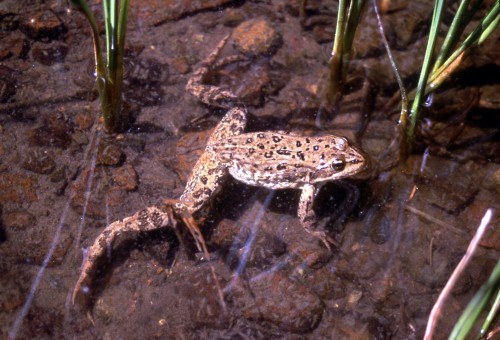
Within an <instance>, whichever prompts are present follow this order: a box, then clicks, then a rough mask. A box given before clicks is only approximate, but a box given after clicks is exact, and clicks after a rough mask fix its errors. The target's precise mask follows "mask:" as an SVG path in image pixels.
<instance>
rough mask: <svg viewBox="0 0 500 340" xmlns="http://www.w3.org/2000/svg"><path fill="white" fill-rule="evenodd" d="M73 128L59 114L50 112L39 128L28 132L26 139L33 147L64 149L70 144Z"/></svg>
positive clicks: (62, 115)
mask: <svg viewBox="0 0 500 340" xmlns="http://www.w3.org/2000/svg"><path fill="white" fill-rule="evenodd" d="M72 132H73V127H72V126H71V124H70V122H69V121H68V120H67V119H66V117H65V116H64V114H62V113H60V112H51V113H49V114H48V115H46V116H44V117H43V118H42V123H41V125H40V126H39V127H35V128H32V129H31V130H30V131H29V132H28V139H29V142H30V144H31V145H33V146H57V147H61V148H64V147H66V146H68V145H69V143H71V133H72Z"/></svg>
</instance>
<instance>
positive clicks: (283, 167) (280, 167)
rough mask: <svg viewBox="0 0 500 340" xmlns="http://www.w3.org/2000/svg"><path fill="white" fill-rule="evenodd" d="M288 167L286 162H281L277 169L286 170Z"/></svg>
mask: <svg viewBox="0 0 500 340" xmlns="http://www.w3.org/2000/svg"><path fill="white" fill-rule="evenodd" d="M285 169H286V164H284V163H281V164H278V165H277V166H276V170H285Z"/></svg>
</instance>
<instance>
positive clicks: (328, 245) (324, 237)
mask: <svg viewBox="0 0 500 340" xmlns="http://www.w3.org/2000/svg"><path fill="white" fill-rule="evenodd" d="M311 234H313V235H314V236H315V237H316V238H318V239H319V240H320V241H321V242H323V244H324V245H325V247H326V248H327V249H328V250H332V248H331V245H334V246H335V247H338V243H337V241H335V240H334V239H333V238H331V237H330V236H328V235H327V234H326V233H325V232H324V231H322V230H316V231H312V232H311Z"/></svg>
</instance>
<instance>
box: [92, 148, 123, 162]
mask: <svg viewBox="0 0 500 340" xmlns="http://www.w3.org/2000/svg"><path fill="white" fill-rule="evenodd" d="M124 160H125V154H124V153H123V151H122V150H121V149H120V148H119V147H118V146H116V145H114V144H106V143H101V144H100V145H99V153H98V155H97V165H118V164H120V163H122V162H123V161H124Z"/></svg>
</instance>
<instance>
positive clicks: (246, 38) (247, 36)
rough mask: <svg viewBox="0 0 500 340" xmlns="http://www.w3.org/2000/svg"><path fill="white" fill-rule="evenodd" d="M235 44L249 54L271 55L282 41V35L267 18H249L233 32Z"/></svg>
mask: <svg viewBox="0 0 500 340" xmlns="http://www.w3.org/2000/svg"><path fill="white" fill-rule="evenodd" d="M232 37H233V40H234V46H235V47H236V49H237V50H239V51H240V52H241V53H243V54H247V55H263V54H266V55H270V54H273V53H274V51H276V50H277V49H278V47H279V46H280V45H281V43H282V39H281V35H280V34H279V33H278V31H277V30H276V29H275V28H274V26H273V25H272V24H271V23H270V22H269V21H267V20H265V19H253V20H248V21H245V22H243V23H242V24H240V25H239V26H238V27H236V28H235V29H234V31H233V34H232Z"/></svg>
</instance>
